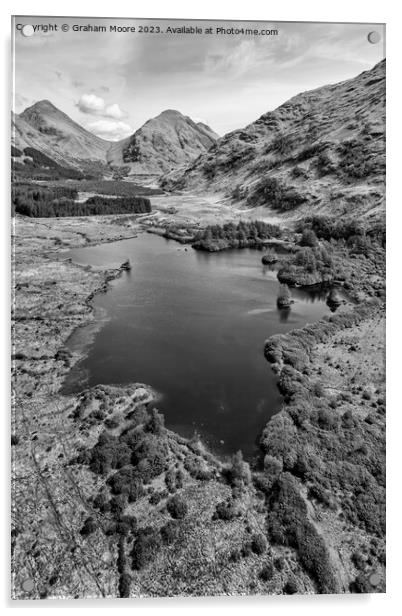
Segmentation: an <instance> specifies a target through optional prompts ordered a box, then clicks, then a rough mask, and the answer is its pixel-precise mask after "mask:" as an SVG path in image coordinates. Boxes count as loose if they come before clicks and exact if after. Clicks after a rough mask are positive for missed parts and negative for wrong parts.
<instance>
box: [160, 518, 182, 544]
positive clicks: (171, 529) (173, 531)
mask: <svg viewBox="0 0 402 616" xmlns="http://www.w3.org/2000/svg"><path fill="white" fill-rule="evenodd" d="M178 524H179V523H178V522H177V521H176V520H169V522H166V524H165V526H163V527H162V528H161V537H162V540H163V542H164V543H167V544H172V543H174V542H175V541H176V538H177V533H178V530H179V526H178Z"/></svg>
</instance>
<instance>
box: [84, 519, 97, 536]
mask: <svg viewBox="0 0 402 616" xmlns="http://www.w3.org/2000/svg"><path fill="white" fill-rule="evenodd" d="M96 528H97V527H96V523H95V521H94V519H93V518H87V519H86V520H85V522H84V525H83V527H82V528H81V530H80V534H81V535H82V536H83V537H87V536H88V535H90V534H91V533H94V532H95V531H96Z"/></svg>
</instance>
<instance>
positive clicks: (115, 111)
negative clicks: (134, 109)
mask: <svg viewBox="0 0 402 616" xmlns="http://www.w3.org/2000/svg"><path fill="white" fill-rule="evenodd" d="M103 115H104V116H105V117H106V118H116V120H121V118H124V117H125V115H126V114H125V113H124V111H122V110H121V109H120V107H119V105H118V104H117V103H114V105H109V106H108V107H106V109H105V112H104V114H103Z"/></svg>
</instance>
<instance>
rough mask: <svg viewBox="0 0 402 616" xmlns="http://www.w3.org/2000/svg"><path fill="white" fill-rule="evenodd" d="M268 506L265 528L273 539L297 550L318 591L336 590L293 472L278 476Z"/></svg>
mask: <svg viewBox="0 0 402 616" xmlns="http://www.w3.org/2000/svg"><path fill="white" fill-rule="evenodd" d="M269 506H270V512H269V514H268V530H269V532H270V535H271V539H272V541H274V542H276V543H279V544H281V545H287V546H289V547H293V548H295V549H296V550H297V551H298V554H299V558H300V562H301V563H302V565H303V567H304V568H305V569H306V570H307V571H308V572H309V573H310V574H311V575H312V577H313V578H314V579H315V581H316V583H317V586H318V590H319V592H322V593H333V592H336V591H337V582H336V576H335V572H334V570H333V567H332V565H331V561H330V557H329V554H328V551H327V549H326V546H325V543H324V540H323V539H322V537H321V536H320V535H319V534H318V533H317V531H316V529H315V527H314V526H313V525H312V524H311V522H310V521H309V519H308V512H307V506H306V503H305V501H304V499H303V498H302V496H301V495H300V493H299V490H298V484H297V482H296V480H295V479H294V477H292V475H290V474H289V473H283V474H282V475H280V477H279V478H278V479H277V481H276V483H275V485H274V486H273V489H272V491H271V495H270V498H269Z"/></svg>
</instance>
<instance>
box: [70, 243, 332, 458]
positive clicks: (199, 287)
mask: <svg viewBox="0 0 402 616" xmlns="http://www.w3.org/2000/svg"><path fill="white" fill-rule="evenodd" d="M67 256H69V257H71V258H72V259H73V260H74V261H75V262H78V263H82V264H91V265H93V266H102V267H111V265H110V264H113V265H112V266H114V267H115V266H116V263H118V264H121V263H123V261H125V260H126V259H129V260H130V263H131V265H132V269H131V270H130V271H127V272H125V273H124V275H122V276H121V277H120V278H119V279H116V280H115V281H113V282H112V283H111V289H110V290H109V291H108V293H106V294H103V295H98V296H97V297H96V298H95V306H96V307H97V308H99V309H102V310H103V311H104V313H106V314H107V315H108V317H109V320H108V321H107V322H106V323H105V324H104V326H103V327H102V328H101V329H100V331H99V332H98V333H97V334H96V336H95V339H94V341H93V344H92V346H91V347H90V348H89V352H88V356H87V357H86V358H85V359H84V360H83V361H82V362H80V363H79V364H78V365H77V366H76V369H75V374H74V372H73V373H71V374H70V375H69V377H68V379H67V382H66V391H67V390H68V389H69V388H70V391H77V390H79V389H82V388H83V386H84V383H83V379H84V378H85V376H86V382H85V386H93V385H95V384H98V383H105V384H107V383H111V384H118V383H122V384H124V383H130V382H142V383H148V384H149V385H151V386H153V387H154V388H155V389H156V390H157V391H158V392H160V393H162V394H163V397H162V399H161V401H160V402H159V403H158V406H159V408H160V410H161V411H162V412H163V413H164V414H165V418H166V424H167V426H168V427H171V428H172V429H173V427H176V426H180V431H181V433H183V434H188V433H192V432H193V431H194V429H197V430H198V431H199V432H200V433H201V434H202V436H203V439H204V440H205V441H206V442H207V444H211V445H212V446H213V447H214V448H217V449H219V451H221V452H223V453H232V452H233V451H235V450H237V449H242V450H243V451H244V453H245V454H246V455H247V454H251V453H252V451H253V448H254V442H255V439H256V437H257V436H258V435H259V434H260V432H261V430H262V428H263V427H264V425H265V423H266V422H267V420H268V419H269V417H270V416H271V415H272V414H273V413H274V412H276V411H277V410H278V408H279V406H280V403H281V398H280V395H279V393H278V389H277V384H276V377H275V375H274V374H273V373H272V371H271V369H270V367H269V365H268V363H267V362H266V360H265V358H264V353H263V345H264V340H266V338H268V337H269V336H270V335H272V334H276V333H283V332H286V331H289V330H290V329H293V328H296V327H303V325H305V324H306V323H307V322H310V323H311V322H314V321H316V320H318V319H319V318H321V317H322V316H323V315H324V314H328V313H329V308H328V306H327V305H326V304H325V298H326V295H325V292H324V291H323V290H320V289H314V290H312V291H304V290H301V289H294V290H293V289H292V297H293V299H294V300H295V303H294V304H292V307H291V308H290V309H288V310H281V311H279V318H278V314H277V312H278V311H277V308H276V298H277V292H278V281H277V280H276V275H275V272H270V273H267V272H266V271H264V270H263V268H261V261H260V253H258V252H256V251H255V250H248V249H243V250H231V251H227V252H223V253H206V252H200V251H195V250H192V249H189V250H188V251H185V250H183V249H182V248H181V247H179V250H178V245H177V243H175V242H173V241H168V240H166V239H164V238H160V237H158V236H156V235H141V236H139V237H138V238H134V239H130V240H123V241H120V242H114V243H112V244H107V245H103V246H94V247H90V248H83V249H78V250H73V251H71V252H69V253H68V254H67ZM81 335H83V333H82V331H80V332H78V333H77V336H78V337H79V336H81Z"/></svg>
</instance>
